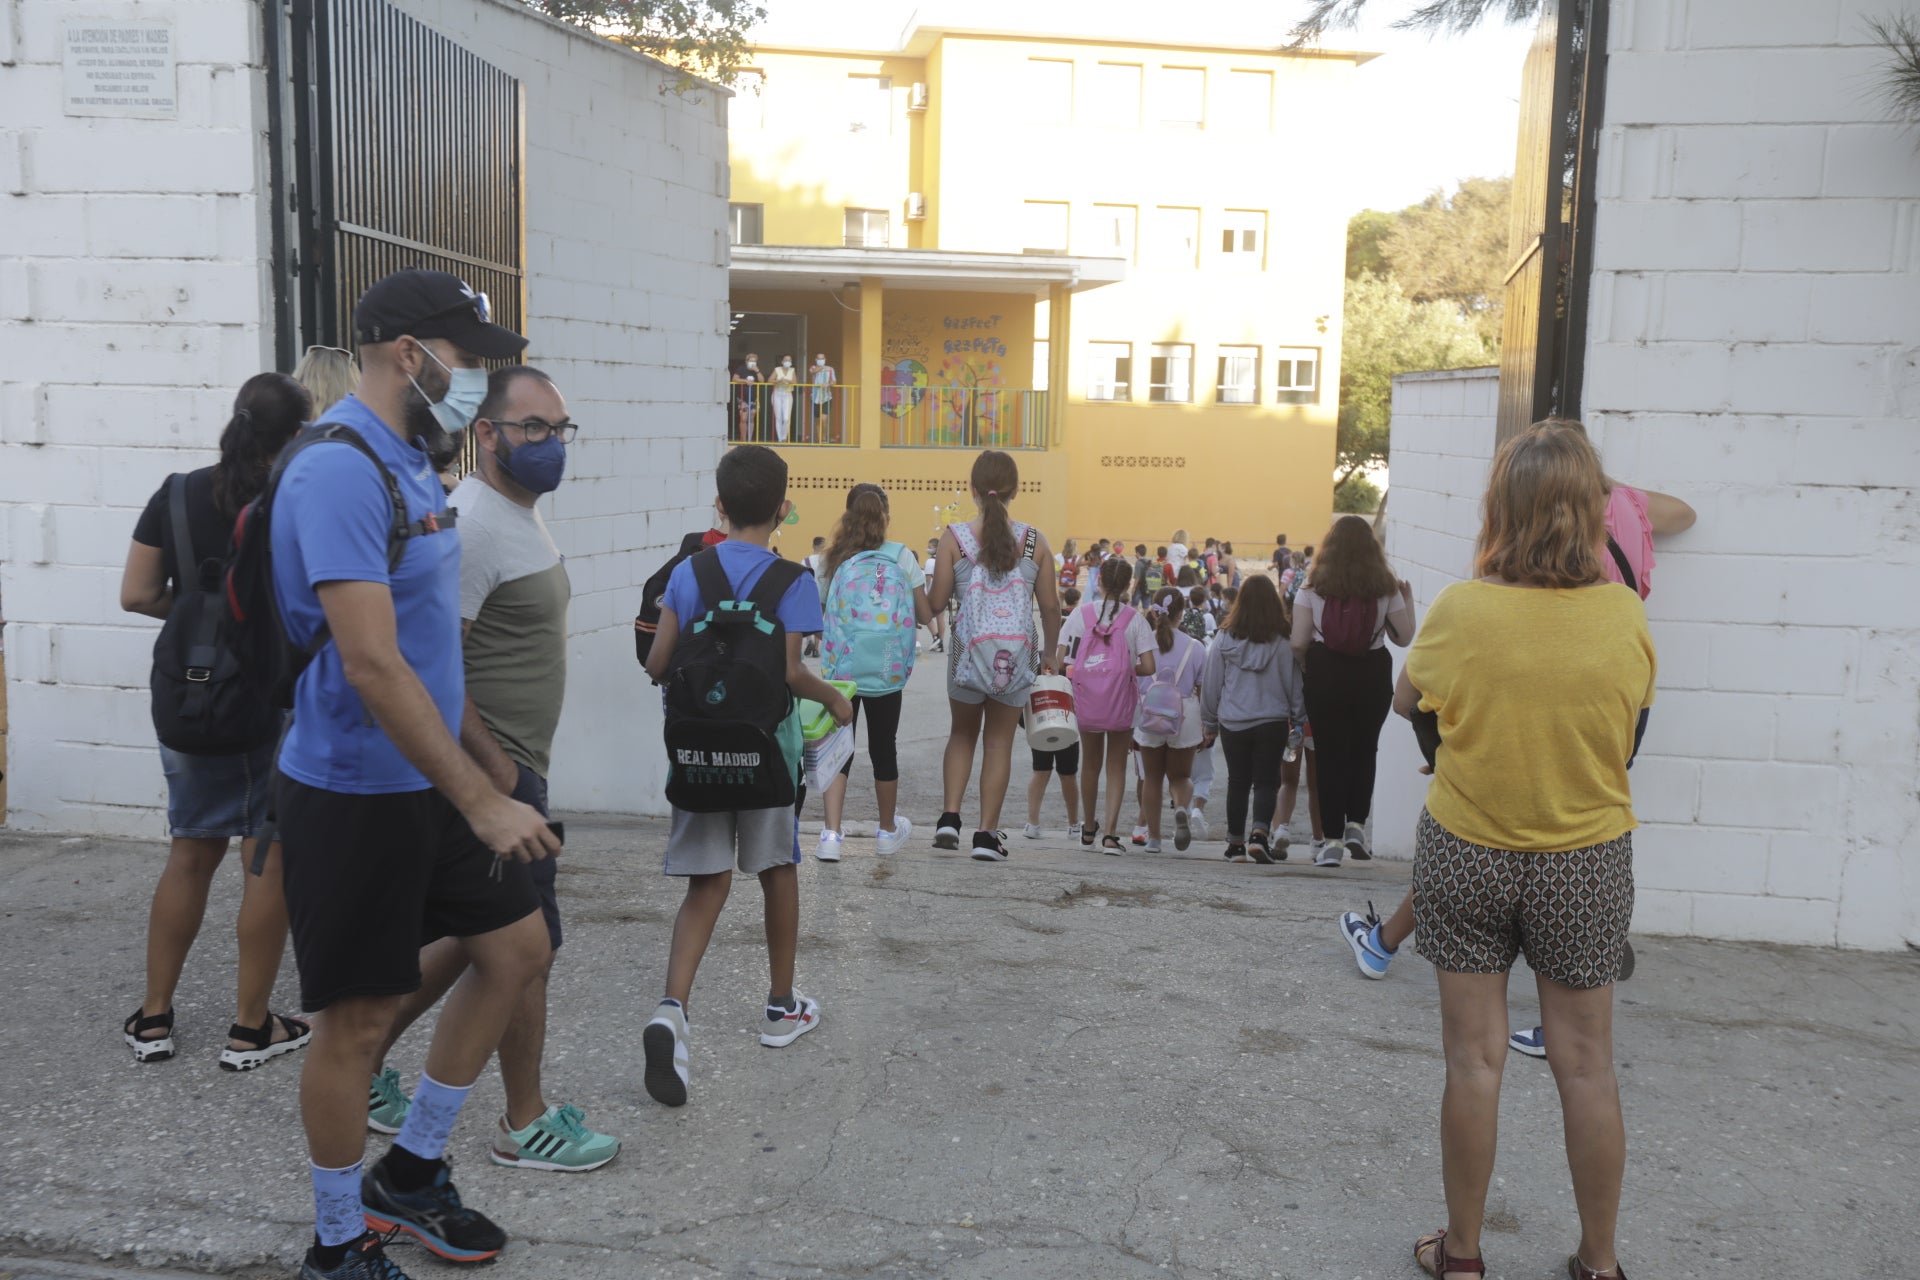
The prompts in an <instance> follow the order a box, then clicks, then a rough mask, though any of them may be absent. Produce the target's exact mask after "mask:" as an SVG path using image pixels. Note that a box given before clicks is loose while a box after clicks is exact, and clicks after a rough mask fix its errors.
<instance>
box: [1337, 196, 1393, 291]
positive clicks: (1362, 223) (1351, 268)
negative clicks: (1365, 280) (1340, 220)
mask: <svg viewBox="0 0 1920 1280" xmlns="http://www.w3.org/2000/svg"><path fill="white" fill-rule="evenodd" d="M1399 223H1400V219H1399V216H1398V215H1396V214H1391V213H1385V212H1383V211H1381V210H1379V209H1362V210H1361V211H1360V212H1358V213H1356V214H1354V215H1353V216H1352V217H1351V218H1349V219H1347V279H1349V280H1357V279H1359V278H1360V277H1361V276H1383V275H1386V274H1387V256H1386V251H1385V246H1386V242H1387V237H1388V236H1390V235H1392V234H1393V229H1394V228H1395V227H1396V226H1398V225H1399Z"/></svg>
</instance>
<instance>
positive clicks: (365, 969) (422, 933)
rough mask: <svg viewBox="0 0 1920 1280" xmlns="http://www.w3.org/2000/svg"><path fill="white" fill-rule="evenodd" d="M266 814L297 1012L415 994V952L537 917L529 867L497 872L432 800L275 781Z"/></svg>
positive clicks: (511, 864) (472, 838)
mask: <svg viewBox="0 0 1920 1280" xmlns="http://www.w3.org/2000/svg"><path fill="white" fill-rule="evenodd" d="M276 787H277V789H276V791H275V793H274V805H275V807H274V812H275V814H276V815H277V816H278V820H279V825H280V856H281V866H282V868H283V873H284V876H285V879H286V891H287V919H288V922H289V924H290V925H291V926H292V933H293V957H294V962H295V963H296V964H297V965H298V966H299V969H300V1007H301V1008H302V1009H305V1010H307V1011H308V1012H317V1011H319V1010H321V1009H324V1008H326V1007H327V1006H328V1005H330V1004H332V1003H333V1002H334V1001H335V1000H339V999H342V998H343V997H346V996H392V995H405V994H406V993H408V992H410V991H414V990H417V989H418V988H419V986H420V948H421V947H423V946H425V945H426V944H427V943H429V942H432V941H433V940H434V939H436V938H445V937H454V938H471V937H477V936H478V935H480V934H483V933H492V932H493V931H494V930H495V929H503V928H505V927H506V926H508V925H510V924H513V923H515V922H517V921H519V920H522V919H524V918H525V917H527V916H529V915H531V914H533V912H534V911H536V910H538V909H539V905H540V902H539V895H538V894H537V892H536V891H535V889H534V883H533V877H532V875H531V873H530V872H529V870H528V867H527V864H526V863H524V862H519V861H516V860H514V859H512V858H508V859H504V860H502V861H500V862H499V863H498V864H497V865H496V863H495V859H494V856H493V853H492V851H491V850H489V849H488V848H487V847H486V846H485V845H484V844H482V843H480V839H479V837H478V836H476V835H474V834H473V829H472V828H471V827H469V826H468V825H467V821H466V819H465V818H462V817H461V816H460V814H459V811H458V810H456V809H455V808H454V807H453V805H452V804H450V803H449V802H448V801H447V800H446V798H445V797H444V796H442V795H441V794H440V793H439V792H438V791H402V792H398V793H396V794H392V795H379V796H359V795H346V794H343V793H341V792H338V791H323V790H321V789H320V788H318V787H309V786H307V785H306V784H305V783H301V782H296V781H294V780H293V779H291V778H288V777H285V776H282V777H280V778H278V779H277V780H276Z"/></svg>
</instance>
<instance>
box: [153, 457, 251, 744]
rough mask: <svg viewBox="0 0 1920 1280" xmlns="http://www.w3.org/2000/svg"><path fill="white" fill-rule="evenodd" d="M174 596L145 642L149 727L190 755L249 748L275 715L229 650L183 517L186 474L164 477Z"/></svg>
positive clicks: (216, 590)
mask: <svg viewBox="0 0 1920 1280" xmlns="http://www.w3.org/2000/svg"><path fill="white" fill-rule="evenodd" d="M167 508H168V511H169V514H170V517H171V520H170V526H169V527H170V528H171V529H172V532H173V563H174V572H175V577H174V596H173V607H172V608H171V609H170V610H169V611H168V613H167V621H166V624H165V625H164V626H162V627H161V628H160V637H159V639H157V640H155V641H154V643H153V675H152V679H151V685H152V689H153V731H154V733H155V734H156V735H157V736H158V737H159V739H160V741H161V743H162V745H164V746H167V747H170V748H172V749H173V750H175V751H179V752H182V753H184V754H186V755H191V756H227V755H239V754H241V753H243V752H248V751H254V750H257V749H258V748H260V747H263V746H265V745H266V744H267V743H269V742H272V741H273V739H274V735H275V734H277V733H279V732H280V715H279V713H278V712H277V711H276V710H275V709H274V707H273V705H272V704H271V703H270V702H268V701H267V700H266V699H265V698H262V697H260V696H259V694H258V692H257V691H256V690H255V689H254V687H253V686H252V685H251V683H250V682H249V681H248V680H247V678H246V672H245V670H244V669H243V667H242V666H241V662H240V658H239V655H238V654H237V653H235V651H234V647H233V640H234V626H233V619H232V617H231V615H230V614H229V613H228V611H227V601H226V597H225V595H224V594H223V592H222V591H221V587H220V580H219V577H218V575H217V573H209V572H208V568H209V567H210V566H214V565H218V564H219V563H220V562H219V560H218V559H217V558H215V559H210V560H202V559H201V558H200V557H199V556H198V555H197V554H195V549H194V545H193V532H192V529H191V527H190V525H189V523H188V521H187V478H186V477H185V476H184V475H175V476H172V477H169V479H168V481H167Z"/></svg>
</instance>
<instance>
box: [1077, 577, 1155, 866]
mask: <svg viewBox="0 0 1920 1280" xmlns="http://www.w3.org/2000/svg"><path fill="white" fill-rule="evenodd" d="M1132 584H1133V565H1132V564H1131V563H1129V561H1128V560H1127V558H1126V557H1125V556H1109V557H1108V558H1107V559H1106V560H1105V561H1103V562H1102V563H1101V565H1100V577H1099V586H1100V595H1099V598H1098V599H1096V600H1089V601H1088V602H1087V603H1085V604H1083V605H1081V606H1080V607H1079V608H1078V609H1075V610H1074V611H1073V616H1072V617H1071V618H1068V619H1067V625H1066V626H1065V627H1064V628H1062V629H1061V632H1060V651H1059V653H1058V655H1057V660H1058V663H1059V665H1061V666H1065V665H1066V664H1068V663H1069V662H1070V663H1072V664H1073V701H1074V715H1075V718H1077V719H1078V720H1079V722H1080V806H1081V808H1082V810H1084V812H1085V815H1086V823H1085V825H1083V826H1082V827H1081V828H1080V843H1081V844H1083V845H1086V846H1088V847H1091V846H1092V845H1093V841H1094V837H1095V836H1097V835H1099V833H1100V832H1101V831H1102V830H1103V829H1104V830H1105V831H1106V835H1105V836H1103V837H1101V840H1100V852H1102V853H1110V854H1113V855H1115V856H1116V857H1117V856H1119V854H1120V853H1121V851H1122V850H1121V845H1120V837H1119V836H1118V835H1116V834H1115V833H1114V832H1115V828H1117V827H1118V826H1119V825H1120V805H1121V803H1122V802H1123V801H1124V800H1125V799H1126V783H1127V751H1128V748H1129V747H1130V746H1131V745H1132V743H1133V716H1134V710H1135V708H1136V707H1137V706H1138V704H1139V701H1140V690H1139V687H1138V686H1137V685H1136V684H1135V683H1134V680H1135V678H1137V677H1142V676H1150V675H1152V674H1153V672H1154V654H1155V652H1156V651H1157V646H1156V645H1155V643H1154V637H1153V628H1152V627H1150V626H1148V625H1147V620H1146V615H1144V614H1142V613H1141V612H1140V611H1139V610H1138V609H1136V608H1134V607H1133V606H1132V605H1130V604H1128V603H1127V596H1128V594H1129V588H1131V586H1132ZM1103 768H1104V769H1105V772H1106V775H1107V812H1106V818H1107V821H1106V826H1105V827H1104V828H1102V826H1101V824H1100V823H1099V822H1098V821H1096V820H1095V818H1094V816H1093V815H1094V814H1095V813H1096V812H1098V810H1096V809H1095V807H1094V802H1095V801H1097V800H1098V799H1099V798H1100V774H1101V771H1102V769H1103Z"/></svg>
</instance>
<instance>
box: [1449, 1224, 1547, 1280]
mask: <svg viewBox="0 0 1920 1280" xmlns="http://www.w3.org/2000/svg"><path fill="white" fill-rule="evenodd" d="M1427 1249H1431V1250H1433V1252H1432V1253H1431V1254H1430V1255H1428V1256H1427V1257H1424V1258H1423V1257H1421V1256H1420V1255H1421V1253H1422V1252H1423V1251H1425V1250H1427ZM1413 1260H1414V1261H1415V1262H1417V1263H1419V1264H1420V1269H1421V1270H1422V1271H1424V1272H1426V1273H1427V1274H1428V1275H1430V1276H1444V1275H1446V1274H1447V1272H1449V1271H1454V1272H1465V1273H1466V1274H1468V1275H1473V1276H1484V1275H1485V1274H1487V1263H1486V1259H1484V1258H1455V1257H1451V1256H1449V1255H1448V1253H1447V1232H1446V1228H1444V1227H1442V1228H1441V1229H1440V1230H1438V1231H1436V1232H1434V1233H1433V1234H1432V1235H1427V1236H1421V1237H1420V1238H1419V1239H1418V1240H1416V1241H1414V1242H1413ZM1576 1280H1585V1277H1576Z"/></svg>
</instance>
